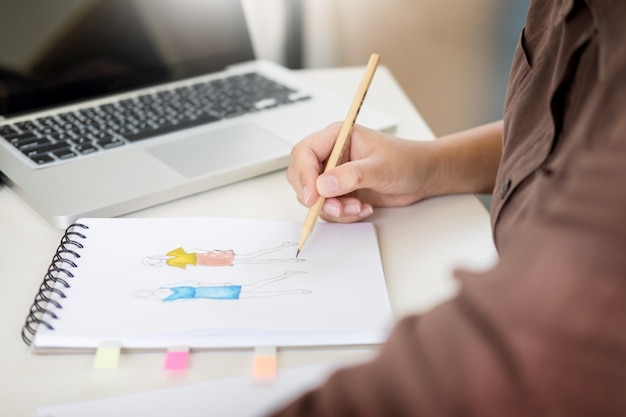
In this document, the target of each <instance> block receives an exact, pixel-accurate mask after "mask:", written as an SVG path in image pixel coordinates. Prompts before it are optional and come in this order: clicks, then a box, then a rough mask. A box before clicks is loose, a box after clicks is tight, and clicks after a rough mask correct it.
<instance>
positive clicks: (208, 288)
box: [132, 271, 312, 302]
mask: <svg viewBox="0 0 626 417" xmlns="http://www.w3.org/2000/svg"><path fill="white" fill-rule="evenodd" d="M303 273H305V271H287V272H285V273H284V274H282V275H279V276H276V277H270V278H265V279H262V280H260V281H256V282H254V283H252V284H241V285H236V284H231V283H226V284H209V283H201V282H192V283H188V282H184V283H179V284H174V285H169V286H161V287H159V288H158V289H155V290H141V291H135V292H133V294H132V295H133V296H134V297H137V298H148V299H153V300H158V301H163V302H172V301H178V300H198V299H205V300H206V299H209V300H240V299H242V298H256V297H274V296H280V295H295V294H310V293H311V292H312V291H310V290H306V289H291V290H267V289H265V287H266V286H268V285H270V284H273V283H275V282H277V281H282V280H284V279H287V278H289V277H292V276H294V275H298V274H303Z"/></svg>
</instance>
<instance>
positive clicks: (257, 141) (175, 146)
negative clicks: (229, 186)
mask: <svg viewBox="0 0 626 417" xmlns="http://www.w3.org/2000/svg"><path fill="white" fill-rule="evenodd" d="M147 150H148V151H149V152H150V153H152V154H153V155H154V156H156V157H157V158H159V159H160V160H161V161H163V162H165V163H166V164H167V165H169V166H170V167H172V168H174V169H175V170H176V171H178V172H180V173H181V174H183V175H184V176H186V177H195V176H197V175H203V174H206V173H208V172H219V171H226V170H230V169H233V168H237V167H241V166H243V167H247V166H252V165H255V164H257V163H261V162H263V161H268V160H272V159H277V158H282V157H285V156H287V155H289V152H290V151H291V145H290V144H289V143H287V142H286V141H283V140H281V139H279V138H277V137H276V136H273V135H272V134H270V133H268V132H266V131H264V130H262V129H260V128H258V127H256V126H254V125H250V124H245V125H237V126H229V127H225V128H223V129H217V130H212V131H209V132H201V133H198V134H196V135H190V136H187V137H183V138H181V139H179V140H175V141H172V142H169V143H166V144H163V145H158V146H153V147H149V148H147Z"/></svg>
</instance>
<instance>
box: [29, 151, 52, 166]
mask: <svg viewBox="0 0 626 417" xmlns="http://www.w3.org/2000/svg"><path fill="white" fill-rule="evenodd" d="M29 158H30V160H31V161H33V162H34V163H36V164H37V165H44V164H47V163H50V162H53V161H54V158H53V157H51V156H50V155H48V154H47V153H43V154H35V155H33V156H30V157H29Z"/></svg>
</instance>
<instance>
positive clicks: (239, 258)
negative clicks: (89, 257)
mask: <svg viewBox="0 0 626 417" xmlns="http://www.w3.org/2000/svg"><path fill="white" fill-rule="evenodd" d="M297 245H298V244H297V243H296V242H284V243H282V244H281V245H278V246H275V247H271V248H266V249H259V250H256V251H254V252H250V253H243V254H242V253H236V252H235V251H234V250H233V249H214V250H207V249H184V248H182V247H179V248H176V249H174V250H171V251H169V252H167V253H166V254H165V255H153V256H146V257H145V258H144V259H143V263H144V265H149V266H173V267H176V268H182V269H186V268H187V266H189V265H191V266H232V265H237V264H269V263H276V262H303V261H304V259H301V258H294V257H293V256H285V257H280V256H278V255H280V253H278V252H280V251H282V250H283V249H286V248H293V247H295V246H297ZM291 252H293V251H291V250H290V251H289V252H288V253H291ZM286 253H287V251H286ZM268 255H269V256H268Z"/></svg>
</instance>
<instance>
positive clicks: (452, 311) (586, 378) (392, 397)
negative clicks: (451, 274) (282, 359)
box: [274, 80, 626, 417]
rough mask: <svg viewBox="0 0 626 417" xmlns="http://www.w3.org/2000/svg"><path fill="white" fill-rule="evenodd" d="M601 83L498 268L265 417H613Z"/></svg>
mask: <svg viewBox="0 0 626 417" xmlns="http://www.w3.org/2000/svg"><path fill="white" fill-rule="evenodd" d="M606 82H607V83H608V84H605V87H606V91H607V94H606V100H605V101H604V103H605V106H606V107H604V108H603V109H601V111H599V114H598V117H599V118H606V123H603V124H602V125H600V126H601V127H599V128H598V129H597V130H596V131H595V132H594V134H596V135H598V138H597V140H594V141H591V142H590V144H589V146H588V147H587V148H586V149H585V150H584V152H581V153H579V154H578V155H575V156H573V158H574V162H575V163H574V164H571V166H574V167H575V169H573V170H571V172H565V173H561V174H562V175H561V174H559V175H558V176H557V177H547V178H545V181H551V182H552V183H551V184H550V186H549V187H548V188H547V189H548V190H549V191H550V192H549V193H548V194H546V195H545V202H544V203H543V204H542V205H541V208H540V209H539V210H538V211H537V212H536V213H534V214H533V218H532V221H531V220H529V221H526V222H525V223H524V224H523V225H522V226H519V227H517V228H516V229H515V231H514V233H513V234H514V235H515V236H514V239H510V241H508V242H507V244H506V245H504V250H503V251H501V252H500V254H499V255H500V260H499V262H498V264H497V265H496V266H495V267H494V268H493V269H492V270H490V271H487V272H484V273H470V272H467V271H459V272H457V273H456V277H457V278H458V279H459V281H460V284H461V286H460V291H459V293H458V295H457V296H456V297H455V298H453V299H452V300H450V301H448V302H446V303H443V304H441V305H439V306H438V307H436V308H434V309H433V310H432V311H430V312H428V313H426V314H424V315H422V316H420V317H406V318H404V319H403V320H400V321H399V323H398V324H397V326H396V328H395V329H394V331H393V332H392V334H391V336H390V338H389V340H388V342H387V343H386V344H385V345H384V346H383V348H382V349H381V352H380V353H379V355H378V356H377V357H376V358H375V359H374V360H372V361H371V362H369V363H367V364H364V365H359V366H356V367H352V368H348V369H345V370H341V371H339V372H337V373H336V374H334V375H333V376H332V377H331V378H330V379H329V380H328V381H327V382H326V383H325V384H324V385H322V386H321V387H319V388H318V389H317V390H315V391H312V392H309V393H308V394H306V395H304V396H302V397H301V398H299V399H296V400H295V401H293V402H292V403H291V404H289V405H287V406H285V407H284V408H283V409H282V410H280V411H277V412H276V414H274V416H275V417H278V416H281V417H288V416H299V417H302V416H396V417H402V416H482V417H484V416H498V417H501V416H556V415H559V416H561V415H562V416H568V417H576V416H591V415H593V416H617V415H626V185H625V181H626V117H624V115H623V114H622V115H620V113H623V109H624V108H625V107H626V106H625V102H626V100H624V97H623V96H624V88H620V89H619V90H613V92H612V91H611V84H610V80H608V81H606ZM619 91H621V93H619V94H621V96H622V97H621V98H620V96H619V95H618V93H617V92H619ZM600 113H601V114H600Z"/></svg>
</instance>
